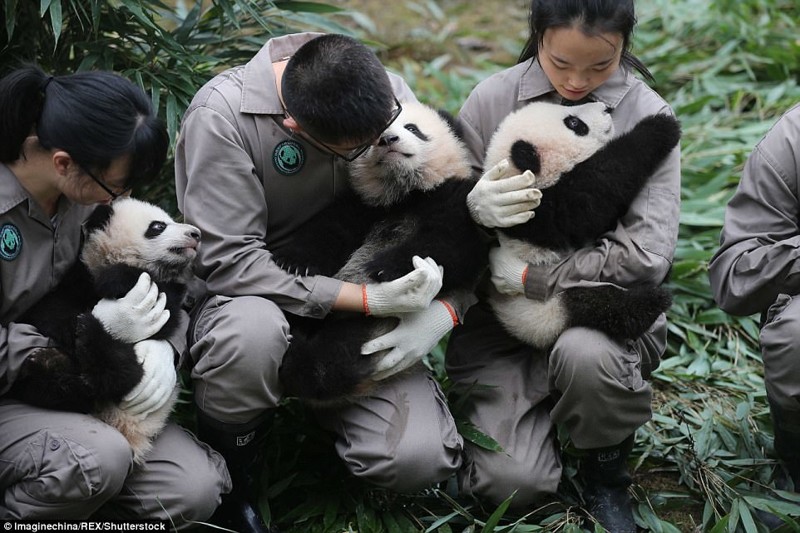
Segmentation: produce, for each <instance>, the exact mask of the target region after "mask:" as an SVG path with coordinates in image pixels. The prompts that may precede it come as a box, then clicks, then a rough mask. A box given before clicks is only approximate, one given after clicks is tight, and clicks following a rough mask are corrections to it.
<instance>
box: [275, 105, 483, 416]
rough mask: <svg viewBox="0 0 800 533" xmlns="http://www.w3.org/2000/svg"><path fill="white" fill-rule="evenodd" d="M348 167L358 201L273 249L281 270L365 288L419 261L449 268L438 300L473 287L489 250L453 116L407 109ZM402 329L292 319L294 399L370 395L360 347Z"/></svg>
mask: <svg viewBox="0 0 800 533" xmlns="http://www.w3.org/2000/svg"><path fill="white" fill-rule="evenodd" d="M349 170H350V184H351V187H352V189H353V191H354V192H355V194H353V195H352V196H349V197H346V198H343V199H341V200H339V201H336V202H334V203H333V204H332V205H331V206H329V208H327V209H326V210H323V211H322V212H320V213H319V214H318V215H317V216H315V217H314V218H312V219H311V220H310V221H309V222H308V223H306V224H305V225H304V226H302V227H301V228H300V229H299V230H298V231H297V233H296V234H295V235H294V236H293V239H292V242H291V244H290V245H289V246H288V247H284V248H282V249H280V250H277V251H273V255H274V259H275V261H276V263H278V264H279V265H281V266H282V267H283V268H284V269H287V270H289V271H292V272H300V273H306V272H307V273H308V274H321V275H325V276H330V277H335V278H337V279H341V280H344V281H349V282H352V283H359V284H360V283H372V282H382V281H391V280H394V279H397V278H400V277H402V276H404V275H406V274H408V273H409V272H411V271H412V270H413V266H412V257H413V256H415V255H417V256H420V257H431V258H433V259H434V260H435V261H436V263H437V264H439V265H441V266H442V267H443V269H444V277H443V285H442V291H441V293H440V294H446V293H452V292H454V291H459V290H472V289H473V288H474V286H475V284H476V283H477V280H478V278H479V277H480V275H481V274H482V272H483V271H484V269H485V267H486V263H487V253H488V245H487V242H486V239H485V238H482V235H481V233H480V230H479V228H477V227H476V226H475V224H474V223H473V222H472V220H471V219H470V216H469V212H468V210H467V207H466V195H467V193H468V192H469V191H470V190H471V189H472V187H473V186H474V181H472V180H471V179H470V165H469V161H468V157H467V151H466V146H465V145H464V143H463V141H462V140H461V136H460V130H458V129H456V126H455V123H454V121H453V119H452V117H451V116H449V115H447V114H446V113H444V112H437V111H435V110H434V109H431V108H430V107H428V106H425V105H423V104H418V103H406V104H403V109H402V111H401V113H400V115H399V117H398V118H397V120H396V121H395V122H394V123H393V124H392V125H391V126H389V128H387V129H386V131H385V132H384V133H383V134H382V136H381V137H380V140H379V142H378V143H377V144H376V145H374V146H372V147H371V148H370V149H369V150H368V151H367V152H365V153H364V155H362V156H361V157H359V158H358V159H356V160H355V161H353V162H352V163H351V164H350V167H349ZM396 323H397V321H396V319H394V318H375V317H366V316H364V315H361V314H349V313H334V314H332V315H331V316H329V317H327V318H325V319H323V320H314V319H300V318H295V317H290V324H291V333H292V341H291V343H290V346H289V349H288V351H287V352H286V354H285V356H284V358H283V364H282V366H281V369H280V377H281V380H282V382H283V385H284V388H285V391H286V393H287V394H288V395H290V396H296V397H299V398H302V399H305V400H308V401H312V402H316V403H328V402H335V401H339V400H343V399H347V398H352V397H355V396H358V395H363V394H365V393H367V392H368V391H369V390H370V388H371V387H372V386H373V385H374V381H373V380H372V375H373V373H374V370H373V368H374V361H375V356H374V355H373V356H365V355H361V346H362V345H363V344H364V343H365V342H366V341H368V340H370V339H373V338H375V337H377V336H379V335H381V334H382V333H384V332H386V331H389V330H390V329H392V328H393V327H394V326H395V325H396Z"/></svg>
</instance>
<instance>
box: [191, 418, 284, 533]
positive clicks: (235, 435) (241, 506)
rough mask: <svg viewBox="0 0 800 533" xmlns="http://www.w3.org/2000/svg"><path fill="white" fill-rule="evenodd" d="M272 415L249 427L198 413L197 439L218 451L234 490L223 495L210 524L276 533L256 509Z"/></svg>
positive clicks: (249, 532) (250, 532)
mask: <svg viewBox="0 0 800 533" xmlns="http://www.w3.org/2000/svg"><path fill="white" fill-rule="evenodd" d="M271 421H272V413H268V415H266V416H264V417H261V418H259V419H257V420H255V421H253V422H251V423H249V424H225V423H223V422H219V421H218V420H215V419H213V418H211V417H209V416H207V415H205V414H204V413H202V412H200V411H199V410H198V413H197V436H198V437H199V438H200V439H201V440H202V441H204V442H206V443H207V444H209V445H210V446H211V447H212V448H214V449H215V450H217V451H218V452H219V453H220V454H221V455H222V457H224V458H225V463H226V464H227V465H228V472H230V474H231V480H232V481H233V490H231V492H230V494H224V495H223V496H222V503H221V504H220V506H219V507H218V508H217V510H216V511H215V512H214V515H213V516H212V517H211V518H210V519H209V520H208V521H209V523H211V524H214V525H216V526H221V527H224V528H227V529H232V530H233V531H236V532H238V533H278V529H277V528H276V527H275V526H268V525H267V524H265V522H264V519H263V518H262V516H261V512H260V511H259V509H258V489H259V480H260V479H261V476H262V475H263V471H264V454H263V450H264V445H265V441H266V437H267V432H268V431H269V427H270V425H271Z"/></svg>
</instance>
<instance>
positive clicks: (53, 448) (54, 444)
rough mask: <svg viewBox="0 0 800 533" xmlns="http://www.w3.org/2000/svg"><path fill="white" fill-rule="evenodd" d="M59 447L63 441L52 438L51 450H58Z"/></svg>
mask: <svg viewBox="0 0 800 533" xmlns="http://www.w3.org/2000/svg"><path fill="white" fill-rule="evenodd" d="M59 448H61V443H60V442H58V441H57V440H51V441H50V449H51V450H53V451H56V450H57V449H59Z"/></svg>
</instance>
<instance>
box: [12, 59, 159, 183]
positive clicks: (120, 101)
mask: <svg viewBox="0 0 800 533" xmlns="http://www.w3.org/2000/svg"><path fill="white" fill-rule="evenodd" d="M34 133H35V134H36V135H37V136H38V138H39V144H40V145H41V146H42V147H43V148H45V149H47V150H50V149H53V148H57V149H60V150H64V151H66V152H67V153H68V154H69V155H70V157H72V159H73V160H74V161H75V163H77V164H78V165H79V166H80V167H81V168H83V169H86V170H89V171H91V172H98V173H102V172H104V171H105V170H106V169H108V167H109V166H110V165H111V163H112V162H113V161H114V160H115V159H117V158H118V157H120V156H123V155H126V154H129V155H130V158H131V162H130V168H129V173H128V180H127V182H126V184H125V185H126V186H128V187H133V186H134V185H138V184H140V183H142V182H146V181H149V180H151V179H153V178H154V177H156V176H157V175H158V173H159V171H160V170H161V167H162V166H163V165H164V161H165V160H166V157H167V150H168V148H169V136H168V135H167V131H166V128H165V127H164V124H163V122H162V121H161V120H159V119H158V117H156V116H155V114H154V113H153V109H152V105H151V104H150V99H149V98H148V97H147V95H146V94H145V93H144V92H143V91H142V90H141V89H140V88H139V87H137V86H136V85H134V84H133V83H132V82H130V81H129V80H127V79H125V78H123V77H122V76H119V75H117V74H113V73H111V72H103V71H91V72H78V73H76V74H70V75H66V76H48V75H47V74H45V73H44V72H43V71H42V70H41V69H40V68H39V67H37V66H34V65H27V66H24V67H21V68H19V69H17V70H15V71H13V72H11V73H10V74H8V75H6V76H5V77H4V78H3V79H0V162H3V163H11V162H13V161H16V160H17V159H19V158H20V157H24V154H23V153H22V150H23V143H24V142H25V139H26V137H28V136H29V135H32V134H34Z"/></svg>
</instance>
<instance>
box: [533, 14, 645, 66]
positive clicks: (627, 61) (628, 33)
mask: <svg viewBox="0 0 800 533" xmlns="http://www.w3.org/2000/svg"><path fill="white" fill-rule="evenodd" d="M572 26H576V27H577V28H579V29H580V30H581V31H582V32H584V33H585V34H586V35H599V34H601V33H618V34H620V35H622V58H621V60H620V63H621V64H622V66H623V67H626V68H633V69H635V70H637V71H638V72H639V73H641V74H642V76H644V77H645V78H647V79H648V80H650V81H655V80H654V78H653V75H652V74H651V73H650V71H649V70H648V69H647V67H646V66H645V65H644V63H642V62H641V61H640V60H639V59H638V58H637V57H636V56H634V55H633V54H632V53H631V51H630V47H631V37H632V35H633V28H634V26H636V14H635V12H634V8H633V0H531V7H530V14H529V18H528V29H529V31H530V36H529V37H528V41H527V42H526V43H525V47H524V48H523V49H522V53H521V54H520V56H519V61H518V62H519V63H522V62H524V61H527V60H528V59H531V58H536V57H537V56H538V54H539V46H541V44H542V41H543V39H544V32H545V31H546V30H548V29H550V28H569V27H572Z"/></svg>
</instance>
